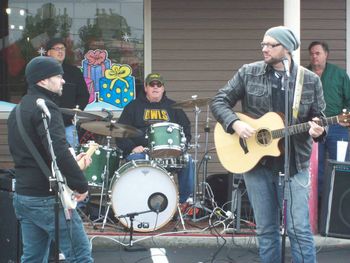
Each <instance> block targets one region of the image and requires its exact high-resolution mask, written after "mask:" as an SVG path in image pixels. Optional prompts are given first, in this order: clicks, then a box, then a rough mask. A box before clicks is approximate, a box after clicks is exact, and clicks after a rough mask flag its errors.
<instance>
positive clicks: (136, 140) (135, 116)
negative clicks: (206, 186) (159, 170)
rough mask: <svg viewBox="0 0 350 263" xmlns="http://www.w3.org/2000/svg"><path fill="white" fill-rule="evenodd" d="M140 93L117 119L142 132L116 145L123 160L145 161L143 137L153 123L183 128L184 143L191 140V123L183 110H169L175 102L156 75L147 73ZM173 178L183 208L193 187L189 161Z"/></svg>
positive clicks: (162, 81) (145, 144)
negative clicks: (122, 154) (176, 184)
mask: <svg viewBox="0 0 350 263" xmlns="http://www.w3.org/2000/svg"><path fill="white" fill-rule="evenodd" d="M144 91H145V94H143V93H141V94H139V96H138V97H137V98H136V99H135V100H134V101H132V102H130V103H129V104H128V105H127V106H126V107H125V108H124V110H123V112H122V114H121V116H120V118H119V123H122V124H127V125H130V126H133V127H135V128H137V129H139V130H141V131H142V132H143V135H142V136H140V137H133V138H123V139H121V140H119V141H118V142H117V143H118V146H119V147H120V148H121V149H122V150H123V153H124V156H125V157H126V158H127V161H130V160H135V159H145V158H146V151H147V146H148V141H147V139H146V138H145V135H146V131H147V129H148V127H149V126H150V125H152V124H154V123H159V122H172V123H176V124H178V125H180V126H181V127H183V130H184V133H185V136H186V139H187V143H189V142H190V140H191V123H190V121H189V119H188V118H187V116H186V114H185V112H184V111H183V110H181V109H173V108H172V107H171V105H172V104H174V103H175V101H173V100H171V99H169V98H168V97H167V96H166V94H165V87H164V79H163V77H162V76H161V75H160V74H158V73H151V74H149V75H148V76H147V77H146V80H145V85H144ZM177 175H178V182H179V199H180V200H179V202H180V207H186V206H187V205H188V204H187V203H186V201H187V199H188V198H189V197H190V196H191V195H192V194H193V188H194V165H193V161H192V159H191V158H190V160H189V162H188V164H187V165H186V167H184V168H180V169H178V170H177Z"/></svg>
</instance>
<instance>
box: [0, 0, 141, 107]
mask: <svg viewBox="0 0 350 263" xmlns="http://www.w3.org/2000/svg"><path fill="white" fill-rule="evenodd" d="M1 2H2V3H1V12H2V15H1V24H0V26H1V36H0V37H1V43H0V48H1V51H0V60H1V66H0V70H1V71H0V95H1V97H0V100H3V101H7V102H11V103H17V102H18V101H19V100H20V98H21V97H22V96H23V95H24V94H25V92H26V82H25V78H24V69H25V65H26V64H27V62H28V61H29V60H31V59H32V58H33V57H35V56H41V55H46V52H47V50H46V49H45V46H46V43H47V41H48V40H49V39H51V38H54V37H55V38H56V37H59V38H63V39H64V41H65V44H66V46H67V48H66V61H67V62H68V63H70V64H73V65H75V66H77V67H79V68H80V69H81V71H82V73H83V75H84V79H85V82H86V84H87V88H88V90H89V93H90V99H89V105H88V106H87V110H89V109H90V110H94V109H95V108H96V107H97V108H108V109H112V110H120V109H122V108H123V107H124V106H125V105H126V104H127V103H129V102H130V101H131V100H132V99H134V98H135V96H136V94H138V92H140V91H141V90H142V87H141V83H142V80H143V77H144V76H143V74H144V73H143V72H144V19H143V0H99V1H96V0H94V1H92V0H61V1H60V0H57V1H36V0H27V1H23V0H22V1H19V0H5V1H4V0H2V1H1Z"/></svg>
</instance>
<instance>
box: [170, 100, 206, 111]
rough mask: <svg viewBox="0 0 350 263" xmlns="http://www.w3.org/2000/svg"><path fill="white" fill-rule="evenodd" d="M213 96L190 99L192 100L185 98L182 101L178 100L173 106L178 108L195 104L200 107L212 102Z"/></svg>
mask: <svg viewBox="0 0 350 263" xmlns="http://www.w3.org/2000/svg"><path fill="white" fill-rule="evenodd" d="M210 100H211V98H203V99H196V98H195V99H190V100H184V101H180V102H176V103H174V104H173V105H171V107H173V108H176V109H181V108H193V107H195V106H197V107H200V106H204V105H208V103H209V102H210Z"/></svg>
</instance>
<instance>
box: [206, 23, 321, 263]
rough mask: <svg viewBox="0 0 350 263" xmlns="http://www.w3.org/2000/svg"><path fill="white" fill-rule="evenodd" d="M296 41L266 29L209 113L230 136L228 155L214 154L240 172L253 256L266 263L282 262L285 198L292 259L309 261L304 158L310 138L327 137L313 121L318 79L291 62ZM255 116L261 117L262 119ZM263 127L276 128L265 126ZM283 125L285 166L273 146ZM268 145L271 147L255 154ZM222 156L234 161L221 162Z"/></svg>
mask: <svg viewBox="0 0 350 263" xmlns="http://www.w3.org/2000/svg"><path fill="white" fill-rule="evenodd" d="M299 44H300V42H299V39H298V38H297V37H296V36H295V34H294V33H293V32H292V31H291V30H290V29H288V28H287V27H283V26H278V27H272V28H270V29H269V30H267V31H266V33H265V35H264V37H263V41H262V42H261V49H262V53H263V57H264V60H263V61H258V62H254V63H251V64H246V65H243V66H242V67H241V68H240V69H239V70H238V72H237V73H236V74H235V75H234V76H233V78H232V79H231V80H229V81H228V83H227V84H226V85H225V86H224V87H223V88H222V89H220V90H219V92H218V93H217V94H216V96H215V97H214V99H213V101H212V104H211V110H212V112H213V115H214V116H215V118H216V119H217V120H218V122H219V123H220V124H221V125H222V127H220V129H223V131H224V133H225V134H227V136H232V138H231V139H224V140H225V144H224V145H225V148H230V144H231V142H232V145H233V146H235V148H232V149H231V152H230V153H228V152H227V155H228V156H229V157H227V158H224V157H220V153H221V152H222V149H221V148H220V146H219V147H218V144H217V142H215V143H216V148H217V151H218V155H219V159H220V161H221V162H222V163H223V165H224V166H225V167H233V169H230V171H232V172H234V173H242V174H243V175H244V180H245V184H246V187H247V191H248V196H249V199H250V202H251V204H252V207H253V210H254V216H255V220H256V231H257V237H258V241H259V255H260V258H261V261H262V262H265V263H275V262H281V258H282V249H281V248H282V246H281V233H280V226H281V223H282V222H281V210H282V207H283V205H282V203H284V202H282V201H283V200H285V199H284V198H286V200H287V202H286V204H287V206H286V210H285V211H286V217H287V218H286V222H287V224H286V227H287V232H288V237H289V239H290V242H291V249H292V259H293V262H305V263H306V262H316V251H315V244H314V240H313V236H312V232H311V227H310V223H309V207H308V200H309V190H310V176H309V163H310V155H311V146H312V140H314V141H323V140H324V137H325V135H326V131H325V128H323V125H319V124H320V123H321V121H320V120H321V117H323V116H324V115H323V111H324V109H325V106H326V105H325V101H324V97H323V92H322V85H321V81H320V79H319V77H318V76H317V75H316V74H314V73H312V72H311V71H309V70H307V69H305V68H302V67H301V66H299V65H297V64H296V62H295V61H294V60H293V57H292V52H293V51H295V50H296V49H297V48H298V47H299ZM286 90H287V91H288V96H286V94H285V92H286ZM286 98H288V100H287V99H286ZM238 101H241V102H242V111H243V113H236V112H235V111H234V110H233V107H234V106H235V105H236V104H237V102H238ZM285 101H288V103H285ZM285 104H287V107H285ZM286 108H287V109H288V111H287V112H289V114H287V115H288V118H286V119H287V120H288V126H289V125H291V127H287V128H286V129H284V127H285V125H283V124H284V123H285V118H284V117H282V116H281V117H280V115H279V114H277V113H280V112H281V113H285V112H286ZM248 116H249V117H248ZM259 118H261V119H267V120H265V122H263V121H261V120H260V119H259ZM255 119H258V120H256V121H255ZM322 124H323V123H322ZM221 125H220V126H221ZM270 127H273V128H276V130H275V131H271V130H270ZM217 128H218V127H217ZM285 130H288V132H287V133H288V134H289V137H288V138H289V142H290V143H289V147H288V148H289V151H288V154H289V155H288V156H289V159H288V162H287V164H285V161H284V160H285V158H284V153H283V151H282V154H280V151H279V146H283V145H284V143H283V142H284V140H285V136H284V134H286V133H284V131H285ZM215 132H217V131H215ZM219 132H220V130H219ZM217 137H218V136H216V138H215V139H216V140H217ZM282 137H284V138H282ZM271 145H272V146H275V147H276V148H277V150H276V149H271V152H269V151H267V152H266V153H262V154H261V152H263V150H264V149H265V148H268V147H271ZM255 150H257V151H260V155H259V154H257V155H256V154H255V153H254V151H255ZM237 156H242V158H245V156H250V157H249V158H250V159H252V160H253V161H252V162H251V166H248V167H242V166H244V165H245V162H244V161H243V159H242V158H241V157H237ZM229 158H231V163H233V162H234V163H236V166H231V165H230V164H229V163H228V164H225V163H224V162H227V161H228V160H229ZM285 167H287V168H288V167H289V168H288V174H289V176H290V177H289V180H288V183H287V182H286V180H284V176H283V175H284V174H285ZM235 168H236V169H235ZM285 185H286V186H288V187H284V186H285Z"/></svg>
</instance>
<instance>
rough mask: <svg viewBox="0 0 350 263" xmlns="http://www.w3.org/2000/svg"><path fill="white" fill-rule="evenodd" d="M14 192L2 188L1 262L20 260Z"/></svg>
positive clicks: (0, 209)
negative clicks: (13, 200) (13, 201)
mask: <svg viewBox="0 0 350 263" xmlns="http://www.w3.org/2000/svg"><path fill="white" fill-rule="evenodd" d="M12 199H13V192H8V191H3V190H0V263H9V262H13V263H14V262H19V259H20V247H21V245H20V238H19V224H18V222H17V219H16V216H15V212H14V209H13V206H12Z"/></svg>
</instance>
